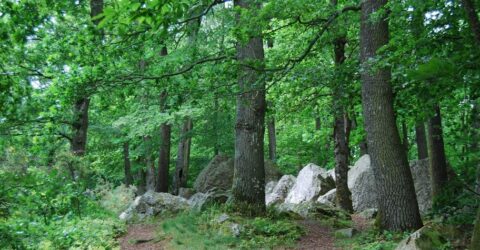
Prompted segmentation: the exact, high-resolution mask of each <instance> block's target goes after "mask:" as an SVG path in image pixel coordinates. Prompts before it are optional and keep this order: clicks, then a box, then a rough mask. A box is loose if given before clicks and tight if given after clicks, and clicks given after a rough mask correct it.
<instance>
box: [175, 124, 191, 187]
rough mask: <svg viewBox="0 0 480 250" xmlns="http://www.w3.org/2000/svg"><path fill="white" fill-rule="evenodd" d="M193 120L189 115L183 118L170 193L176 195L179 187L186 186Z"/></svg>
mask: <svg viewBox="0 0 480 250" xmlns="http://www.w3.org/2000/svg"><path fill="white" fill-rule="evenodd" d="M192 129H193V122H192V119H191V118H190V117H187V118H185V121H184V123H183V127H182V130H181V135H180V142H179V143H178V152H177V163H176V167H175V176H174V177H173V190H172V193H173V194H175V195H177V194H178V191H179V189H180V188H181V187H186V186H187V178H188V166H189V163H190V147H191V143H192V137H191V134H190V133H191V131H192Z"/></svg>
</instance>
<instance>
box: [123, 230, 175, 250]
mask: <svg viewBox="0 0 480 250" xmlns="http://www.w3.org/2000/svg"><path fill="white" fill-rule="evenodd" d="M155 236H156V235H155V225H146V224H135V225H130V226H128V230H127V234H125V235H124V236H122V237H121V238H119V239H118V240H119V242H120V249H122V250H163V249H166V247H165V242H163V241H158V240H157V239H156V238H155Z"/></svg>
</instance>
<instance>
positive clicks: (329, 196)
mask: <svg viewBox="0 0 480 250" xmlns="http://www.w3.org/2000/svg"><path fill="white" fill-rule="evenodd" d="M336 197H337V189H336V188H334V189H332V190H330V191H328V192H327V193H326V194H324V195H321V196H320V197H318V200H317V202H318V203H320V204H325V205H329V206H335V198H336Z"/></svg>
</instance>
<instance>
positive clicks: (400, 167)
mask: <svg viewBox="0 0 480 250" xmlns="http://www.w3.org/2000/svg"><path fill="white" fill-rule="evenodd" d="M386 4H387V0H365V1H364V2H363V4H362V15H361V26H360V51H361V63H362V68H363V69H362V70H361V80H362V103H363V113H364V119H365V130H366V132H367V143H368V147H369V148H368V150H369V152H370V156H371V161H372V168H373V172H374V175H375V184H376V188H377V191H378V192H377V202H378V218H377V219H378V224H379V226H380V228H381V229H386V230H393V231H399V230H401V231H404V230H412V229H418V228H420V227H421V226H422V221H421V218H420V213H419V210H418V203H417V198H416V195H415V189H414V186H413V179H412V174H411V172H410V167H409V165H408V161H407V155H406V153H405V150H404V149H403V146H402V143H401V141H400V135H399V133H398V129H397V123H396V121H395V112H394V109H393V91H392V86H391V85H390V80H391V71H390V69H389V68H387V67H382V68H378V67H377V66H374V65H371V64H372V59H374V58H376V57H378V55H377V51H378V50H379V49H380V48H381V47H382V46H384V45H386V44H387V43H388V40H389V35H388V21H387V20H386V17H385V16H383V17H377V16H374V15H375V14H376V13H377V11H379V10H381V9H382V8H384V7H385V5H386Z"/></svg>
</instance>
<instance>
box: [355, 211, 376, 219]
mask: <svg viewBox="0 0 480 250" xmlns="http://www.w3.org/2000/svg"><path fill="white" fill-rule="evenodd" d="M377 213H378V209H376V208H368V209H366V210H364V211H362V212H360V213H358V215H359V216H360V217H362V218H364V219H366V220H371V219H374V218H375V216H377Z"/></svg>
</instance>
